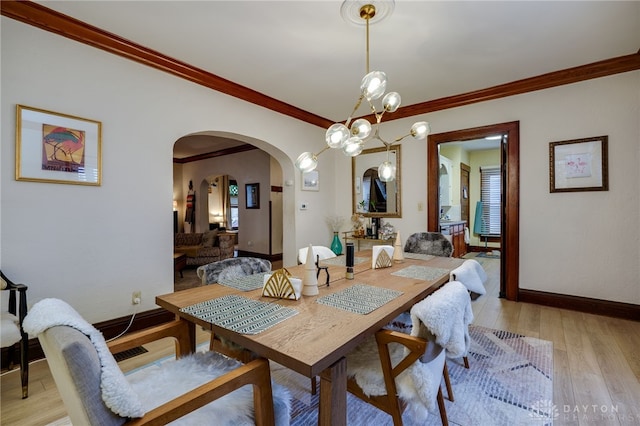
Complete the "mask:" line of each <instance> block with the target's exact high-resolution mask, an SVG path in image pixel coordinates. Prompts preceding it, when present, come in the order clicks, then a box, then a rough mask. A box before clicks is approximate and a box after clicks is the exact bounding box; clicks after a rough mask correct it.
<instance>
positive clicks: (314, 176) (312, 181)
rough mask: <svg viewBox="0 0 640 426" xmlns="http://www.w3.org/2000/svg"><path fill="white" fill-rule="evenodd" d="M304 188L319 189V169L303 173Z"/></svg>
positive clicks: (309, 189)
mask: <svg viewBox="0 0 640 426" xmlns="http://www.w3.org/2000/svg"><path fill="white" fill-rule="evenodd" d="M302 190H303V191H319V190H320V181H319V180H318V171H317V170H312V171H310V172H303V173H302Z"/></svg>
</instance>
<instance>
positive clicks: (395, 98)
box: [382, 92, 401, 112]
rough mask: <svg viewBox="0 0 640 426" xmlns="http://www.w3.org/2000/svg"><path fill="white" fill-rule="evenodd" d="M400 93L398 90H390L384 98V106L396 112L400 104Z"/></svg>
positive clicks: (389, 110) (387, 109)
mask: <svg viewBox="0 0 640 426" xmlns="http://www.w3.org/2000/svg"><path fill="white" fill-rule="evenodd" d="M400 101H401V98H400V94H399V93H398V92H389V93H387V94H386V95H384V98H382V106H383V107H384V109H385V110H386V111H388V112H395V111H396V110H397V109H398V107H399V106H400Z"/></svg>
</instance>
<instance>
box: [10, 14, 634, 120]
mask: <svg viewBox="0 0 640 426" xmlns="http://www.w3.org/2000/svg"><path fill="white" fill-rule="evenodd" d="M0 7H1V11H2V15H4V16H6V17H8V18H12V19H15V20H18V21H20V22H23V23H25V24H29V25H33V26H35V27H38V28H40V29H43V30H45V31H49V32H52V33H55V34H58V35H61V36H63V37H67V38H70V39H72V40H75V41H78V42H81V43H84V44H87V45H90V46H93V47H96V48H98V49H102V50H104V51H107V52H110V53H113V54H115V55H119V56H122V57H124V58H128V59H131V60H133V61H136V62H139V63H141V64H144V65H147V66H150V67H153V68H156V69H158V70H161V71H165V72H167V73H170V74H172V75H175V76H177V77H180V78H184V79H186V80H189V81H191V82H194V83H196V84H199V85H201V86H204V87H208V88H210V89H213V90H215V91H218V92H221V93H225V94H227V95H230V96H233V97H235V98H238V99H242V100H244V101H247V102H250V103H252V104H255V105H259V106H262V107H264V108H267V109H270V110H272V111H275V112H278V113H281V114H284V115H287V116H289V117H292V118H295V119H298V120H301V121H304V122H307V123H309V124H313V125H316V126H319V127H323V128H327V127H329V126H331V125H332V124H333V121H331V120H328V119H326V118H323V117H320V116H318V115H316V114H312V113H310V112H308V111H304V110H302V109H300V108H297V107H295V106H293V105H290V104H287V103H285V102H282V101H279V100H277V99H274V98H272V97H270V96H267V95H264V94H262V93H260V92H257V91H255V90H252V89H249V88H248V87H245V86H242V85H239V84H237V83H234V82H232V81H230V80H227V79H224V78H222V77H219V76H217V75H215V74H212V73H209V72H207V71H204V70H202V69H200V68H197V67H194V66H192V65H189V64H187V63H184V62H181V61H179V60H177V59H173V58H171V57H169V56H166V55H163V54H162V53H160V52H156V51H154V50H152V49H148V48H146V47H144V46H141V45H139V44H136V43H134V42H132V41H129V40H126V39H124V38H122V37H119V36H117V35H115V34H113V33H110V32H107V31H104V30H101V29H100V28H97V27H94V26H92V25H89V24H87V23H85V22H82V21H80V20H77V19H75V18H72V17H70V16H67V15H64V14H62V13H59V12H57V11H55V10H52V9H49V8H47V7H44V6H42V5H40V4H37V3H33V2H31V1H3V2H1V6H0ZM638 69H640V50H639V51H638V52H637V53H634V54H630V55H626V56H620V57H617V58H611V59H606V60H603V61H599V62H594V63H591V64H586V65H581V66H578V67H574V68H568V69H565V70H560V71H554V72H550V73H547V74H542V75H539V76H535V77H530V78H525V79H522V80H517V81H513V82H510V83H505V84H500V85H497V86H493V87H489V88H486V89H481V90H476V91H473V92H468V93H462V94H459V95H454V96H448V97H444V98H440V99H434V100H431V101H426V102H421V103H417V104H413V105H408V106H404V107H401V108H399V109H398V110H397V111H396V112H395V113H394V114H393V117H392V118H389V119H387V120H385V121H391V120H398V119H401V118H407V117H412V116H415V115H421V114H426V113H429V112H434V111H441V110H446V109H449V108H456V107H460V106H464V105H470V104H474V103H478V102H485V101H489V100H494V99H499V98H504V97H508V96H513V95H519V94H523V93H528V92H533V91H536V90H542V89H548V88H551V87H557V86H562V85H565V84H572V83H577V82H580V81H585V80H590V79H593V78H599V77H605V76H608V75H613V74H618V73H624V72H628V71H634V70H638ZM365 117H367V118H369V119H372V118H373V117H372V115H368V116H365Z"/></svg>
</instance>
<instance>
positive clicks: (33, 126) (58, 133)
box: [16, 105, 102, 186]
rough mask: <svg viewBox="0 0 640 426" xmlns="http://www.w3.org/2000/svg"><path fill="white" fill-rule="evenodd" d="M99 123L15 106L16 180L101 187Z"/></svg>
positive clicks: (100, 131)
mask: <svg viewBox="0 0 640 426" xmlns="http://www.w3.org/2000/svg"><path fill="white" fill-rule="evenodd" d="M101 135H102V123H100V122H99V121H95V120H89V119H86V118H80V117H76V116H73V115H68V114H61V113H57V112H52V111H46V110H43V109H38V108H30V107H27V106H23V105H17V108H16V180H23V181H31V182H48V183H66V184H73V185H93V186H100V184H101V180H102V170H101V144H102V136H101Z"/></svg>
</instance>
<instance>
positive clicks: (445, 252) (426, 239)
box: [404, 232, 453, 257]
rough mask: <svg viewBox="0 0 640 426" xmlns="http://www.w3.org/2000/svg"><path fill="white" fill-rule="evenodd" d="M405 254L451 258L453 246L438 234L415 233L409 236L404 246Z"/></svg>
mask: <svg viewBox="0 0 640 426" xmlns="http://www.w3.org/2000/svg"><path fill="white" fill-rule="evenodd" d="M404 251H405V252H407V253H420V254H430V255H433V256H442V257H451V255H453V244H452V243H451V241H449V239H448V238H447V237H445V236H444V235H442V234H441V233H440V232H416V233H415V234H411V235H410V236H409V238H407V241H406V242H405V244H404Z"/></svg>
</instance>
